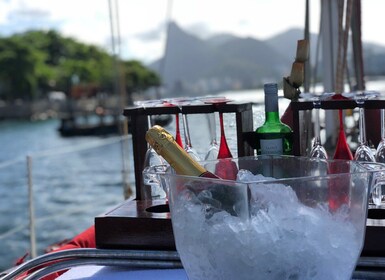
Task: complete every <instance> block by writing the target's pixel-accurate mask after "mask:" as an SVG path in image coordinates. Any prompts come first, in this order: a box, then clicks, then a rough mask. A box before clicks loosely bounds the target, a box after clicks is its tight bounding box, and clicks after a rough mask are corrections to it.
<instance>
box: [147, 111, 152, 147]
mask: <svg viewBox="0 0 385 280" xmlns="http://www.w3.org/2000/svg"><path fill="white" fill-rule="evenodd" d="M147 126H148V129H150V127H152V121H151V116H150V115H147ZM147 148H148V149H150V148H151V146H150V144H149V143H147Z"/></svg>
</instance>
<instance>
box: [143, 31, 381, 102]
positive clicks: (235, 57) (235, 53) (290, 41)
mask: <svg viewBox="0 0 385 280" xmlns="http://www.w3.org/2000/svg"><path fill="white" fill-rule="evenodd" d="M310 36H311V37H310V47H311V49H310V55H311V62H312V63H314V62H315V54H316V53H315V52H316V44H317V37H318V36H317V35H315V34H311V35H310ZM303 38H304V36H303V30H301V29H290V30H287V31H286V32H283V33H281V34H278V35H276V36H273V37H271V38H269V39H267V40H265V41H261V40H257V39H255V38H239V37H236V36H234V35H231V34H217V35H215V36H212V37H211V38H208V39H206V40H202V39H200V38H198V37H196V36H194V35H191V34H189V33H188V32H186V31H184V30H182V29H181V28H180V27H179V26H178V25H177V24H175V23H171V24H170V26H169V34H168V38H167V45H166V55H165V57H163V58H161V59H159V60H158V61H156V62H154V63H152V64H151V65H150V67H151V68H152V69H154V70H155V71H158V72H159V73H160V75H161V76H162V79H163V82H164V85H165V87H166V94H167V95H172V96H175V95H186V94H188V95H202V94H207V93H213V92H217V91H224V90H235V89H248V88H255V87H259V86H261V85H262V84H263V83H264V82H266V81H276V82H280V81H281V80H282V77H284V76H287V75H289V73H290V69H291V64H292V62H293V61H294V58H295V54H296V47H297V41H298V40H300V39H303ZM363 48H364V63H365V70H366V71H365V72H366V73H367V74H370V75H380V74H382V75H383V74H385V66H384V65H385V47H383V46H379V45H375V44H364V46H363Z"/></svg>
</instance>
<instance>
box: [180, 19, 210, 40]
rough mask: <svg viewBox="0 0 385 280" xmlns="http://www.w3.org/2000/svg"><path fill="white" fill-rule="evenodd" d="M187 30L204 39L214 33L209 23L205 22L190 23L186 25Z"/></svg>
mask: <svg viewBox="0 0 385 280" xmlns="http://www.w3.org/2000/svg"><path fill="white" fill-rule="evenodd" d="M186 30H188V31H189V32H190V33H192V34H194V35H196V36H198V37H199V38H202V39H206V38H208V37H210V36H211V35H212V34H213V32H212V30H211V29H210V27H209V25H208V24H207V23H204V22H196V23H193V24H190V25H188V26H187V27H186Z"/></svg>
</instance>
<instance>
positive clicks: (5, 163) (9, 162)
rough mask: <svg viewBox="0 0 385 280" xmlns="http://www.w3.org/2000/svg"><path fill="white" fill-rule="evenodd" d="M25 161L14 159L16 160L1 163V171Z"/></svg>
mask: <svg viewBox="0 0 385 280" xmlns="http://www.w3.org/2000/svg"><path fill="white" fill-rule="evenodd" d="M23 161H24V158H18V159H14V160H8V161H4V162H0V169H1V168H5V167H8V166H11V165H14V164H16V163H19V162H23Z"/></svg>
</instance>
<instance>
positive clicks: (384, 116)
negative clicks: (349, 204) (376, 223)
mask: <svg viewBox="0 0 385 280" xmlns="http://www.w3.org/2000/svg"><path fill="white" fill-rule="evenodd" d="M375 158H376V161H377V162H381V163H385V109H381V141H380V143H379V144H378V146H377V150H376V154H375ZM372 193H374V195H373V197H375V198H381V200H379V201H375V204H376V205H380V204H381V201H382V186H381V187H377V188H376V189H374V190H373V191H372Z"/></svg>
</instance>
